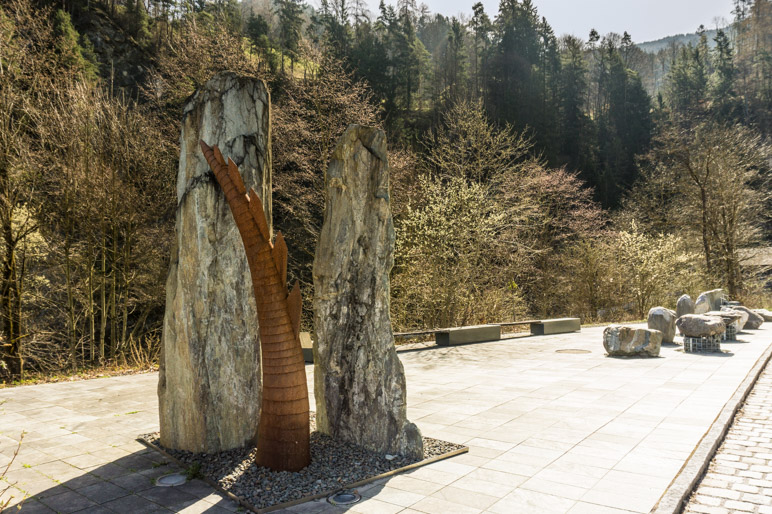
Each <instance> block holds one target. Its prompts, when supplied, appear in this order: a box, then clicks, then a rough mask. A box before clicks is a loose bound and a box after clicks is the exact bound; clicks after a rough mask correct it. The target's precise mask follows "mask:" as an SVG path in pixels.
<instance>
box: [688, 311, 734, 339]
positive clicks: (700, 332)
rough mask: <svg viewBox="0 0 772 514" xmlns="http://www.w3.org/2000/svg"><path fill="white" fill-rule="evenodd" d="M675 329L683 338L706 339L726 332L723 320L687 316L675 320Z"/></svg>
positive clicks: (692, 315) (714, 317)
mask: <svg viewBox="0 0 772 514" xmlns="http://www.w3.org/2000/svg"><path fill="white" fill-rule="evenodd" d="M676 327H678V331H679V332H681V334H682V335H683V336H684V337H708V336H713V335H716V334H723V333H724V331H725V330H726V325H725V324H724V320H722V319H721V318H720V317H718V316H704V315H702V314H687V315H685V316H681V317H680V318H678V319H677V320H676Z"/></svg>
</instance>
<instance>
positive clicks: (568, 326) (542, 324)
mask: <svg viewBox="0 0 772 514" xmlns="http://www.w3.org/2000/svg"><path fill="white" fill-rule="evenodd" d="M581 329H582V324H581V322H580V321H579V318H558V319H543V320H541V321H537V322H534V323H531V335H534V336H546V335H549V334H566V333H568V332H578V331H580V330H581Z"/></svg>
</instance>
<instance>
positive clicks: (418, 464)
mask: <svg viewBox="0 0 772 514" xmlns="http://www.w3.org/2000/svg"><path fill="white" fill-rule="evenodd" d="M136 440H137V441H138V442H140V443H142V444H143V445H145V446H146V447H147V448H150V449H152V450H155V451H157V452H158V453H160V454H161V455H163V456H164V457H166V458H167V459H169V460H170V461H172V462H174V463H175V464H176V465H177V466H179V467H180V468H181V469H185V468H186V466H187V464H186V463H184V462H182V461H181V460H179V459H177V458H176V457H173V456H172V455H170V454H169V453H168V452H166V451H165V450H164V449H163V448H160V447H158V446H156V445H154V444H152V443H150V442H149V441H146V440H145V439H144V438H143V437H138V438H137V439H136ZM467 452H469V447H468V446H463V447H461V448H458V449H456V450H451V451H449V452H447V453H443V454H441V455H435V456H434V457H430V458H428V459H424V460H421V461H418V462H414V463H412V464H408V465H407V466H403V467H401V468H396V469H392V470H390V471H387V472H385V473H381V474H378V475H373V476H372V477H368V478H365V479H363V480H359V481H357V482H352V483H350V484H346V485H344V486H343V487H339V488H337V489H331V490H329V491H325V492H322V493H319V494H314V495H312V496H304V497H303V498H300V499H298V500H292V501H288V502H284V503H279V504H276V505H272V506H270V507H267V508H264V509H259V508H257V507H255V506H254V505H251V504H250V503H249V502H247V501H246V500H244V499H243V498H241V497H239V496H236V495H235V494H233V493H231V492H230V491H226V490H225V489H224V488H223V487H222V486H220V484H218V483H217V482H216V481H215V480H212V479H211V478H209V477H207V476H200V477H198V479H199V480H202V481H204V482H206V483H207V484H209V485H210V486H211V487H212V488H214V489H215V490H216V491H217V492H219V493H221V494H224V495H225V496H227V497H228V499H230V500H233V501H235V502H236V503H238V504H239V505H241V506H242V507H244V508H245V509H247V510H249V511H250V512H255V513H256V514H263V513H266V512H273V511H277V510H280V509H287V508H289V507H294V506H296V505H300V504H302V503H307V502H310V501H314V500H320V499H322V498H327V497H329V496H331V495H333V494H335V493H337V492H340V491H346V490H349V489H354V488H355V487H361V486H363V485H365V484H370V483H372V482H375V481H377V480H381V479H383V478H388V477H391V476H394V475H397V474H399V473H404V472H405V471H410V470H411V469H415V468H420V467H422V466H426V465H428V464H432V463H434V462H438V461H441V460H445V459H449V458H451V457H455V456H457V455H462V454H464V453H467Z"/></svg>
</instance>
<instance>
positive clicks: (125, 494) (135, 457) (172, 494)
mask: <svg viewBox="0 0 772 514" xmlns="http://www.w3.org/2000/svg"><path fill="white" fill-rule="evenodd" d="M20 460H21V461H22V462H20V463H17V464H16V469H14V470H12V471H11V472H10V473H9V478H8V482H9V483H10V484H12V486H13V488H12V489H11V492H10V493H6V494H13V496H14V499H12V500H11V504H10V505H9V506H8V507H7V508H6V510H4V511H3V512H5V513H8V514H11V513H16V512H21V513H24V514H27V513H29V514H33V513H52V512H59V513H65V514H69V513H73V512H79V513H84V514H86V513H111V512H120V513H152V512H181V511H182V512H191V513H193V512H195V513H201V512H207V513H212V514H220V513H222V514H224V513H229V512H235V511H236V510H237V509H238V508H239V505H238V504H237V503H236V502H233V501H232V500H230V499H228V498H226V497H224V496H223V495H221V494H220V493H218V492H216V491H215V490H214V489H213V488H212V487H211V486H209V485H208V484H207V483H205V482H203V481H201V480H198V479H193V480H190V481H188V482H186V483H185V484H182V485H179V486H175V487H163V486H157V485H155V480H156V479H157V478H158V477H160V476H163V475H166V474H169V473H177V472H181V473H183V474H184V473H185V471H184V470H180V469H179V468H178V467H176V465H175V464H174V463H171V462H168V461H166V460H165V459H164V458H163V457H162V456H160V455H158V454H157V453H155V452H154V451H152V450H150V449H144V450H140V451H137V452H135V453H133V454H130V455H127V456H125V457H121V458H118V459H116V460H113V461H111V462H108V463H104V462H103V463H102V464H98V465H95V466H89V464H90V463H91V462H97V461H104V459H100V456H99V452H95V453H93V454H91V453H86V454H82V455H78V456H75V457H69V458H63V459H61V460H51V461H50V462H46V463H42V464H38V465H35V466H28V465H25V464H24V463H23V460H24V458H23V457H22V456H20ZM25 496H27V498H26V499H25V500H24V501H23V502H22V503H21V509H19V508H18V507H19V503H18V500H21V499H22V498H23V497H25Z"/></svg>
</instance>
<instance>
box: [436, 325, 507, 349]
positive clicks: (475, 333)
mask: <svg viewBox="0 0 772 514" xmlns="http://www.w3.org/2000/svg"><path fill="white" fill-rule="evenodd" d="M499 339H501V327H500V326H499V325H474V326H471V327H457V328H448V329H445V330H438V331H437V332H435V333H434V340H435V341H436V342H437V345H438V346H451V345H455V344H465V343H479V342H482V341H498V340H499Z"/></svg>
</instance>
